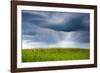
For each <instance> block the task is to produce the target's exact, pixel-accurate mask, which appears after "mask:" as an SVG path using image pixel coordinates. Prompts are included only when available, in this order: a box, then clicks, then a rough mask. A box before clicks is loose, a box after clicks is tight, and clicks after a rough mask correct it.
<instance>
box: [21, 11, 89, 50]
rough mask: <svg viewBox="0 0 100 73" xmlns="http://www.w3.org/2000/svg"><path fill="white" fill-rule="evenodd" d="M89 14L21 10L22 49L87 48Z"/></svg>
mask: <svg viewBox="0 0 100 73" xmlns="http://www.w3.org/2000/svg"><path fill="white" fill-rule="evenodd" d="M89 20H90V14H89V13H75V12H53V11H35V10H22V48H27V49H28V48H48V47H50V48H54V47H57V48H89V43H90V21H89Z"/></svg>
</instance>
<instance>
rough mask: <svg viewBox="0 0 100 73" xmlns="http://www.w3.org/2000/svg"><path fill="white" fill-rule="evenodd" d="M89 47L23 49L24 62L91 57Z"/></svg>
mask: <svg viewBox="0 0 100 73" xmlns="http://www.w3.org/2000/svg"><path fill="white" fill-rule="evenodd" d="M89 53H90V51H89V49H80V48H47V49H43V48H42V49H40V48H36V49H22V62H39V61H61V60H83V59H89V57H90V55H89Z"/></svg>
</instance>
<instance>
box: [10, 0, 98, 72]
mask: <svg viewBox="0 0 100 73" xmlns="http://www.w3.org/2000/svg"><path fill="white" fill-rule="evenodd" d="M96 66H97V7H96V6H93V5H77V4H62V3H47V2H31V1H11V72H12V73H14V72H27V71H44V70H58V69H74V68H90V67H96Z"/></svg>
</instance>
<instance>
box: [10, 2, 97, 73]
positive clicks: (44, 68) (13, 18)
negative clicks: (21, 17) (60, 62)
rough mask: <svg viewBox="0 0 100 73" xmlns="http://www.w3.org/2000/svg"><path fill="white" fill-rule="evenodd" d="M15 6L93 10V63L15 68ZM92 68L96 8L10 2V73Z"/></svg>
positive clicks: (95, 57)
mask: <svg viewBox="0 0 100 73" xmlns="http://www.w3.org/2000/svg"><path fill="white" fill-rule="evenodd" d="M17 5H23V6H25V5H27V6H44V7H58V8H59V7H60V8H78V9H93V10H94V63H93V64H83V65H64V66H50V67H30V68H17ZM92 67H97V6H94V5H79V4H64V3H48V2H33V1H11V72H12V73H15V72H28V71H45V70H60V69H76V68H92Z"/></svg>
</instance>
